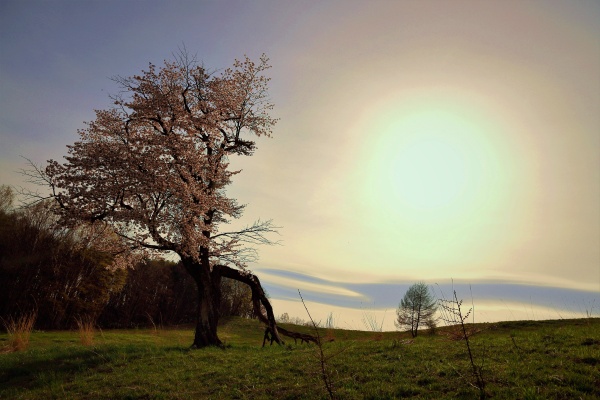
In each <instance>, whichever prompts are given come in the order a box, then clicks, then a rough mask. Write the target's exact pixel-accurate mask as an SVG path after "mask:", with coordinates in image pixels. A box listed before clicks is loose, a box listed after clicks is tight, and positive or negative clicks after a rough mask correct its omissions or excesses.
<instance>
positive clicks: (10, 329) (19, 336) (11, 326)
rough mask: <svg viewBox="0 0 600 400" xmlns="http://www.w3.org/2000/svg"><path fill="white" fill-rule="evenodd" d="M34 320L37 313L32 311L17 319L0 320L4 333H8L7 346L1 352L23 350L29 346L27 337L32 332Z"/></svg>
mask: <svg viewBox="0 0 600 400" xmlns="http://www.w3.org/2000/svg"><path fill="white" fill-rule="evenodd" d="M36 318H37V313H36V312H34V311H33V312H31V313H29V314H23V315H21V316H20V317H19V318H13V317H10V318H9V319H8V320H4V319H2V322H3V323H4V327H5V328H6V333H8V346H7V347H5V348H4V349H3V350H4V351H6V352H13V351H21V350H25V349H26V348H27V347H28V346H29V336H31V332H32V331H33V325H34V324H35V320H36Z"/></svg>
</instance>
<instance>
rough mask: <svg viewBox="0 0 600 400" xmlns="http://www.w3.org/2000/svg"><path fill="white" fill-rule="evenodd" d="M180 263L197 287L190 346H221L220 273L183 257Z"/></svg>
mask: <svg viewBox="0 0 600 400" xmlns="http://www.w3.org/2000/svg"><path fill="white" fill-rule="evenodd" d="M182 263H183V265H184V267H185V269H186V270H187V271H188V272H189V274H190V275H191V276H192V278H194V281H195V282H196V286H197V288H198V311H197V314H196V333H195V335H194V343H193V344H192V348H201V347H206V346H221V345H222V343H221V340H219V337H218V336H217V325H218V323H219V306H220V303H221V275H220V274H219V271H218V270H213V271H211V270H210V265H204V264H205V263H202V262H197V261H194V260H193V259H191V258H185V259H184V258H183V257H182Z"/></svg>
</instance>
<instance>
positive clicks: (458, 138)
mask: <svg viewBox="0 0 600 400" xmlns="http://www.w3.org/2000/svg"><path fill="white" fill-rule="evenodd" d="M387 110H388V111H386V112H381V113H380V114H379V115H377V116H371V123H372V126H373V132H376V136H375V137H374V139H375V140H374V141H373V147H372V148H371V149H370V150H371V151H370V153H369V158H368V160H367V163H366V165H364V167H363V168H364V169H363V170H362V174H361V177H362V179H363V181H364V183H365V190H364V193H362V194H361V196H362V198H363V199H364V200H363V201H364V205H366V206H367V209H368V210H370V212H369V214H368V216H365V217H366V218H369V219H370V220H371V226H372V227H373V229H376V230H377V234H378V235H380V236H384V237H386V236H388V237H390V238H393V240H394V242H395V243H396V248H397V249H398V250H397V251H398V252H399V253H398V254H399V255H400V254H401V255H402V257H407V258H408V259H411V260H420V261H422V262H425V261H426V260H429V261H431V262H435V263H442V262H443V263H447V262H450V261H451V260H452V259H459V258H460V259H463V260H464V259H466V258H467V256H466V255H465V252H466V251H468V249H470V248H473V246H478V244H477V243H479V242H481V241H483V240H485V239H484V237H487V236H486V235H488V233H489V232H490V231H491V230H490V226H492V224H496V221H497V220H498V218H500V214H501V213H500V212H499V210H500V209H501V208H502V207H503V206H504V205H505V204H506V199H507V193H509V190H508V187H509V186H510V185H509V184H508V182H509V176H510V173H511V172H510V170H511V166H506V165H503V166H502V167H501V166H500V164H501V162H500V161H501V160H502V159H503V157H504V154H503V150H502V146H499V143H500V141H499V140H498V137H499V135H498V130H497V127H494V126H493V123H492V122H491V121H489V120H487V119H486V118H485V117H483V114H477V113H476V112H473V110H469V109H468V108H467V107H462V108H461V107H458V106H456V105H453V104H450V105H448V104H443V105H439V104H437V105H435V106H434V105H432V104H431V103H429V104H427V103H425V102H423V103H420V104H418V105H417V106H413V107H406V106H402V105H400V106H398V107H395V108H391V107H390V108H388V109H387ZM398 110H400V111H398ZM434 260H435V261H434ZM429 261H427V262H429Z"/></svg>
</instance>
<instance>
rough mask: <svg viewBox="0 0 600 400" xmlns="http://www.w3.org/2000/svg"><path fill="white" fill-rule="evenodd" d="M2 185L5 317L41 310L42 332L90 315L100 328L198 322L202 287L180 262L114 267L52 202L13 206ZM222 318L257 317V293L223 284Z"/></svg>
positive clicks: (0, 293)
mask: <svg viewBox="0 0 600 400" xmlns="http://www.w3.org/2000/svg"><path fill="white" fill-rule="evenodd" d="M13 201H14V193H13V191H12V190H11V189H10V188H9V187H8V186H4V185H2V186H0V282H2V290H0V318H2V319H4V320H7V319H8V318H10V317H18V316H19V315H22V314H25V313H29V312H31V311H35V312H36V313H37V321H36V325H35V327H36V329H70V328H72V327H74V326H75V325H76V321H77V319H82V318H86V319H88V318H91V319H92V320H94V321H96V324H97V325H98V326H100V327H106V328H128V327H137V326H148V325H152V324H156V325H159V324H162V325H177V324H191V323H195V321H196V299H197V293H196V290H197V288H196V285H195V283H194V281H193V279H192V278H191V276H190V275H189V274H188V273H187V271H186V270H185V268H184V267H183V266H182V265H181V262H173V261H168V260H164V259H147V260H140V261H139V262H138V263H137V264H136V265H135V266H134V267H133V268H125V269H124V268H114V266H113V263H114V256H113V255H110V254H107V253H106V252H104V251H101V250H99V249H97V248H96V247H95V246H94V244H93V242H92V241H91V240H90V238H89V237H88V236H87V235H85V234H83V233H82V231H81V230H80V229H77V228H70V227H65V226H61V225H60V224H58V220H57V218H56V215H55V213H54V212H53V210H52V205H51V204H49V203H44V202H41V203H38V204H36V205H35V206H32V207H26V208H21V209H14V208H13V206H12V205H13ZM221 290H222V294H223V296H222V301H221V303H220V308H219V314H220V315H221V316H232V315H235V316H241V317H248V318H251V317H254V314H253V308H252V303H251V291H250V288H249V287H248V286H247V285H244V284H242V283H240V282H238V281H234V280H231V279H223V280H222V282H221Z"/></svg>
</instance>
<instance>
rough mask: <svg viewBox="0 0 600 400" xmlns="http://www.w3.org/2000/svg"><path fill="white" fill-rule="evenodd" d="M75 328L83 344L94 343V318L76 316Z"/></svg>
mask: <svg viewBox="0 0 600 400" xmlns="http://www.w3.org/2000/svg"><path fill="white" fill-rule="evenodd" d="M76 321H77V330H78V332H79V341H80V342H81V344H82V345H84V346H91V345H92V344H93V343H94V334H95V332H96V330H95V328H94V325H95V324H94V320H93V318H91V317H85V318H78V319H77V320H76Z"/></svg>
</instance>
